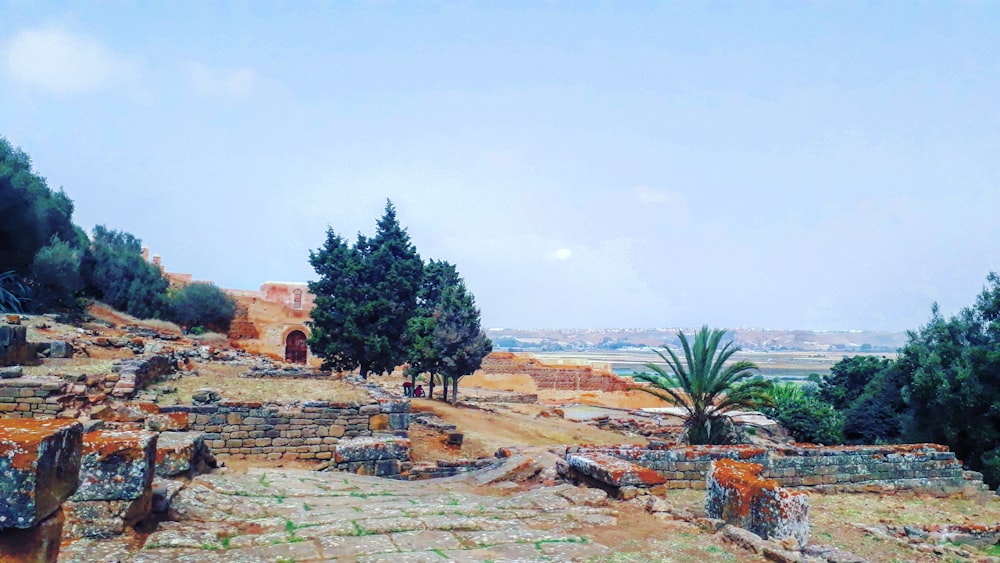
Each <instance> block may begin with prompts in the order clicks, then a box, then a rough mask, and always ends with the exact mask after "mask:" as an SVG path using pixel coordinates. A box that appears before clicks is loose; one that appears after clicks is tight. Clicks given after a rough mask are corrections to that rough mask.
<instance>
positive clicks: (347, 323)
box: [307, 201, 423, 379]
mask: <svg viewBox="0 0 1000 563" xmlns="http://www.w3.org/2000/svg"><path fill="white" fill-rule="evenodd" d="M309 262H310V264H312V266H313V268H314V269H315V270H316V273H317V274H318V275H319V280H318V281H315V282H310V283H309V291H311V292H312V293H313V294H314V295H315V296H316V301H315V308H314V309H313V311H312V321H311V322H310V327H311V329H312V335H311V336H310V337H309V340H308V341H307V342H308V344H309V348H310V349H311V350H312V351H313V353H314V354H316V355H317V356H320V357H322V358H323V366H324V367H325V368H327V369H330V368H333V369H336V370H340V371H347V370H353V369H355V368H358V369H359V370H360V373H361V376H362V377H363V378H366V379H367V377H368V374H369V373H370V372H375V373H388V372H391V371H392V370H393V369H394V368H395V367H396V366H398V365H400V364H402V363H404V362H405V361H406V351H407V349H406V342H405V341H404V336H405V333H406V330H407V326H408V323H409V321H410V318H411V317H412V316H413V314H414V311H415V310H416V306H417V292H418V290H419V288H420V283H421V279H422V276H423V262H422V261H421V260H420V256H419V255H418V254H417V251H416V249H415V248H414V246H413V244H412V243H411V242H410V236H409V235H408V234H407V233H406V230H405V229H403V228H402V227H401V226H400V225H399V221H398V220H397V219H396V209H395V207H393V205H392V202H391V201H388V202H386V207H385V214H384V215H383V216H382V218H381V219H380V220H379V221H378V226H377V229H376V232H375V236H374V237H372V238H366V237H365V236H363V235H358V240H357V242H356V243H355V244H354V246H353V247H350V246H348V245H347V242H346V241H345V240H344V239H343V238H342V237H340V236H339V235H337V234H336V233H335V232H333V230H332V229H329V230H327V239H326V243H325V245H324V247H323V248H322V249H320V250H318V251H315V252H310V255H309Z"/></svg>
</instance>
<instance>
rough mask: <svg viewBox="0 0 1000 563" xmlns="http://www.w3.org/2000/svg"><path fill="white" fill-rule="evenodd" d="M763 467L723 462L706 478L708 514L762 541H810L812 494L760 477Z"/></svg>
mask: <svg viewBox="0 0 1000 563" xmlns="http://www.w3.org/2000/svg"><path fill="white" fill-rule="evenodd" d="M763 470H764V467H763V466H762V465H760V464H757V463H744V462H739V461H733V460H730V459H720V460H717V461H714V462H713V463H712V468H711V470H710V471H709V474H708V478H707V487H708V494H707V496H706V497H705V512H706V514H707V515H708V517H709V518H719V519H722V520H725V521H726V523H728V524H732V525H734V526H739V527H740V528H743V529H746V530H749V531H751V532H753V533H754V534H757V535H758V536H760V537H761V538H764V539H768V538H776V539H784V538H795V540H796V541H797V542H798V544H799V545H800V546H804V545H806V543H807V542H808V540H809V495H807V494H806V493H803V492H795V491H790V490H788V489H783V488H781V487H780V486H779V485H778V482H777V481H775V480H773V479H762V478H761V477H760V474H761V472H762V471H763Z"/></svg>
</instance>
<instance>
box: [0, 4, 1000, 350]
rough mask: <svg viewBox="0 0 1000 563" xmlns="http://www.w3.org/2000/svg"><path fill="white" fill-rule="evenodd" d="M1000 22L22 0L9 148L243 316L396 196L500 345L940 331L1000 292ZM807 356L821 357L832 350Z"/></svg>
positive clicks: (957, 12) (15, 10) (87, 219)
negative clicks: (731, 330) (529, 338)
mask: <svg viewBox="0 0 1000 563" xmlns="http://www.w3.org/2000/svg"><path fill="white" fill-rule="evenodd" d="M997 29H1000V4H995V3H961V4H960V3H929V4H893V3H887V4H870V3H863V2H838V3H779V4H763V3H738V2H732V3H726V2H722V3H713V4H704V5H703V4H696V3H683V2H676V3H671V2H665V3H664V2H656V3H654V2H629V3H623V4H615V3H590V2H580V3H568V4H558V3H556V4H553V3H537V2H506V3H502V4H488V3H487V4H480V3H464V2H462V3H459V2H448V1H444V2H419V1H415V2H405V3H395V2H363V1H359V2H337V3H315V4H312V3H310V4H306V3H291V4H271V3H248V4H229V3H225V4H224V3H215V2H200V1H199V2H194V1H180V2H172V3H165V4H156V3H154V4H127V3H126V4H95V3H86V2H84V3H74V2H70V3H64V2H27V1H23V0H0V135H3V136H4V137H6V138H7V139H8V140H9V141H10V142H11V143H12V144H14V145H16V146H19V147H21V148H23V149H24V150H25V151H26V152H27V153H28V154H29V155H31V157H32V159H33V162H34V165H35V168H36V170H37V171H38V173H40V174H41V175H43V176H45V177H47V179H48V182H49V185H50V187H52V188H53V189H58V188H60V187H63V188H64V189H65V191H66V193H67V195H69V197H70V198H72V199H73V201H74V202H75V205H76V209H75V213H74V220H75V222H76V223H77V224H79V225H80V226H82V227H83V228H85V229H87V230H90V229H91V228H93V226H94V225H96V224H105V225H107V226H109V227H111V228H115V229H120V230H125V231H128V232H131V233H133V234H135V235H136V236H138V237H139V238H141V239H142V240H143V242H144V244H145V245H147V246H148V247H149V248H150V250H151V252H152V253H154V254H159V255H161V256H162V259H163V264H164V265H165V267H166V268H167V269H168V270H170V271H174V272H184V273H190V274H192V275H193V276H194V278H195V279H204V280H211V281H213V282H215V283H217V284H218V285H220V286H222V287H227V288H234V289H255V288H257V287H259V285H260V284H261V283H263V282H264V281H265V280H268V279H286V280H298V281H305V280H308V279H310V278H312V277H313V272H312V269H311V268H310V267H309V264H308V261H307V258H308V252H309V250H310V249H316V248H318V247H319V246H320V245H321V244H322V243H323V240H324V233H325V230H326V228H327V226H328V225H329V226H332V227H333V228H334V230H336V231H337V232H338V233H339V234H341V235H343V236H345V237H346V238H348V239H351V240H353V238H354V237H355V235H356V234H357V233H358V232H363V233H366V234H370V233H372V232H373V231H374V229H375V222H376V220H377V219H378V217H379V216H380V215H381V214H382V211H383V207H384V205H385V200H386V198H391V199H392V200H393V202H394V203H395V204H396V207H397V211H398V217H399V219H400V221H401V223H402V224H403V226H404V227H406V228H407V229H408V231H409V233H410V234H411V236H412V239H413V242H414V244H415V245H416V247H417V249H418V251H419V252H420V254H421V256H422V257H423V258H424V259H430V258H434V259H439V260H448V261H450V262H452V263H454V264H456V265H457V267H458V269H459V271H460V273H461V274H462V275H463V276H464V278H465V279H466V281H467V283H468V286H469V288H470V289H471V290H472V292H473V293H474V294H475V296H476V300H477V303H478V305H479V306H480V308H481V309H482V317H483V326H486V327H508V326H525V327H531V326H568V327H572V326H584V327H605V326H612V327H616V326H617V327H656V326H667V325H676V326H683V327H698V326H701V325H703V324H707V325H709V326H718V327H741V326H751V327H770V326H779V327H788V328H783V329H781V330H795V328H793V327H799V328H800V329H802V330H830V331H836V330H845V329H853V330H864V329H868V330H883V331H892V332H898V331H903V330H908V329H915V328H917V327H918V326H920V325H922V324H924V323H926V322H927V320H928V319H929V318H930V312H931V304H932V303H934V302H938V303H939V304H940V306H941V312H942V313H943V314H945V315H950V314H953V313H955V312H957V311H958V310H959V309H960V308H961V307H964V306H968V305H971V304H972V303H973V302H974V300H975V298H976V295H977V294H978V292H979V291H980V290H981V288H982V287H983V285H984V284H985V280H986V276H987V273H988V272H989V271H991V270H996V269H1000V222H998V221H997V220H996V210H997V209H1000V189H998V185H997V184H998V181H997V180H998V177H1000V162H998V160H997V158H996V155H997V154H1000V110H998V109H997V105H996V100H998V99H1000V58H998V57H997V56H996V54H997V53H1000V34H998V33H996V30H997ZM802 327H808V328H802Z"/></svg>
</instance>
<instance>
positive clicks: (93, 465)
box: [70, 430, 157, 501]
mask: <svg viewBox="0 0 1000 563" xmlns="http://www.w3.org/2000/svg"><path fill="white" fill-rule="evenodd" d="M156 442H157V435H156V434H154V433H152V432H146V431H132V432H127V431H117V432H115V431H110V430H98V431H96V432H90V433H88V434H85V435H84V437H83V456H82V458H81V463H80V487H79V488H78V489H77V490H76V493H75V494H74V495H73V496H72V497H70V500H72V501H92V500H106V501H110V500H135V499H138V498H139V497H141V496H143V495H144V494H146V491H147V490H148V489H149V487H150V485H151V484H152V482H153V474H154V471H155V467H156V466H155V463H156Z"/></svg>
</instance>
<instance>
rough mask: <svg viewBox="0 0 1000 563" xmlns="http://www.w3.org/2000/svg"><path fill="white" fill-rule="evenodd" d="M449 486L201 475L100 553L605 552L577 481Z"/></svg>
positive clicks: (214, 556)
mask: <svg viewBox="0 0 1000 563" xmlns="http://www.w3.org/2000/svg"><path fill="white" fill-rule="evenodd" d="M453 488H454V487H449V486H448V484H447V483H444V482H439V483H434V482H426V481H424V482H407V481H396V480H393V481H389V480H385V479H378V478H374V477H369V476H361V475H351V474H343V473H320V472H312V471H298V470H285V469H250V470H249V471H248V472H247V473H246V474H233V475H227V474H221V473H217V474H208V475H201V476H198V477H196V478H194V479H193V480H192V481H191V482H190V483H189V484H188V485H187V486H185V487H184V489H182V490H181V491H180V492H178V493H177V494H176V496H175V497H174V499H173V502H172V503H171V509H170V517H171V518H172V519H174V520H176V521H172V522H161V523H160V524H159V526H158V528H157V529H156V530H155V531H154V532H153V533H152V534H150V535H149V536H148V538H147V540H146V542H145V545H144V546H140V545H135V546H133V547H128V546H124V545H123V544H122V543H121V542H113V543H111V544H109V546H108V547H107V550H109V552H113V553H114V554H115V555H114V556H115V557H118V558H120V559H121V560H128V561H133V562H143V563H161V562H162V563H167V562H169V563H176V562H179V561H216V562H220V563H221V562H242V561H248V562H249V561H280V560H285V561H292V560H294V561H333V560H349V561H353V560H357V561H392V562H394V563H395V562H402V561H446V560H448V561H487V560H517V561H586V560H588V559H592V558H600V557H602V556H606V555H607V553H608V551H609V550H608V548H607V547H605V546H602V545H599V544H597V543H594V542H593V541H588V540H584V539H583V538H582V537H581V536H580V535H578V534H579V530H584V529H586V528H587V526H588V525H589V524H588V519H591V518H604V519H608V520H605V521H604V522H603V523H607V522H608V521H610V522H613V521H614V518H615V513H614V511H613V510H612V509H611V508H609V507H604V506H590V505H594V504H600V499H598V498H597V495H592V494H588V493H587V492H586V491H585V490H583V489H578V488H576V487H573V486H571V485H560V486H556V487H544V488H540V489H536V490H532V491H527V492H524V493H520V494H515V495H513V496H510V497H491V496H482V495H477V494H473V493H470V492H464V491H461V492H460V491H457V490H453ZM571 499H572V500H571ZM101 549H102V548H101V547H99V545H98V544H95V543H93V542H89V541H87V540H85V543H84V544H82V545H81V547H80V548H77V547H76V546H75V544H74V545H71V546H70V548H69V549H68V550H67V552H66V554H65V555H64V557H63V558H62V559H61V561H63V562H64V563H83V562H84V561H86V562H88V563H89V562H90V561H94V560H101V559H94V557H95V556H99V555H102V554H103V553H102V551H101ZM123 550H125V551H126V552H127V553H126V554H125V555H124V556H123V555H122V551H123ZM432 556H433V558H432ZM434 558H436V559H434Z"/></svg>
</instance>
